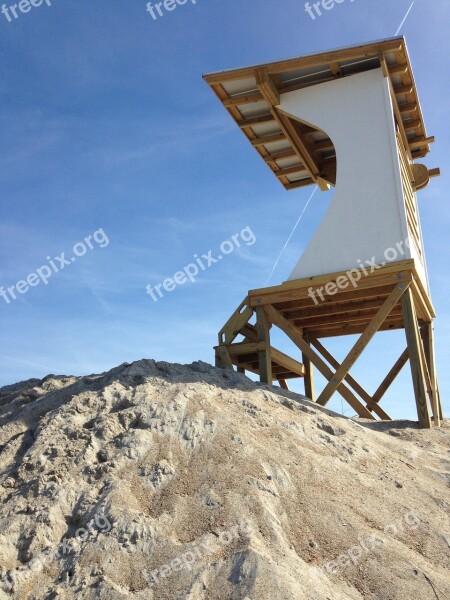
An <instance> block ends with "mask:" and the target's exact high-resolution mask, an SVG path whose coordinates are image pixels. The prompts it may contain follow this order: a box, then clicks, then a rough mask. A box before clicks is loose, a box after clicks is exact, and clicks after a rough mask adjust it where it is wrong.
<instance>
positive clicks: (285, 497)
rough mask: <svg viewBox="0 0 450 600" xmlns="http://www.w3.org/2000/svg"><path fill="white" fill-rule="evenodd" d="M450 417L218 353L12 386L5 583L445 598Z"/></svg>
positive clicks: (65, 592) (2, 535)
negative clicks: (301, 388) (279, 381)
mask: <svg viewBox="0 0 450 600" xmlns="http://www.w3.org/2000/svg"><path fill="white" fill-rule="evenodd" d="M449 429H450V428H449V425H448V422H447V423H446V425H445V427H444V428H443V429H441V430H433V431H424V430H418V429H417V428H416V426H415V424H414V423H407V422H394V423H388V424H371V423H365V422H362V421H358V422H355V421H352V420H349V419H344V418H342V417H338V416H336V415H333V413H330V412H329V411H326V410H324V409H320V408H318V407H316V406H314V405H313V404H312V403H310V402H308V401H307V400H305V399H303V398H302V397H301V396H298V395H295V394H292V393H289V392H285V391H283V390H277V389H275V388H271V389H269V388H268V387H266V386H261V385H258V384H254V383H253V382H251V381H250V380H248V379H247V378H245V377H244V376H243V375H240V374H237V373H231V372H228V371H221V370H217V369H214V368H213V367H211V366H209V365H206V364H204V363H194V364H192V365H190V366H180V365H170V364H167V363H155V362H154V361H152V360H142V361H139V362H136V363H133V364H131V365H128V364H126V365H122V366H120V367H118V368H116V369H113V370H112V371H110V372H108V373H105V374H102V375H92V376H89V377H59V376H58V377H56V376H52V375H50V376H48V377H46V378H45V379H43V380H42V381H39V380H30V381H26V382H22V383H19V384H16V385H13V386H8V387H5V388H2V389H0V449H1V453H0V495H1V511H0V523H1V527H0V565H1V567H0V580H1V583H0V598H20V599H21V600H22V599H25V598H26V599H45V600H53V599H54V598H64V599H65V598H67V599H69V598H70V599H72V598H82V599H84V598H104V599H105V600H106V599H108V600H116V599H117V600H118V599H121V598H135V599H136V600H141V599H143V598H146V599H147V598H149V599H155V600H158V599H168V600H174V599H175V600H177V599H180V600H181V599H189V600H206V599H208V600H209V599H210V600H221V599H227V600H228V599H235V600H239V599H242V600H265V599H267V600H269V599H270V600H288V599H293V600H294V599H295V600H303V599H305V600H343V599H352V600H356V599H363V598H364V599H371V600H397V599H398V600H403V599H405V600H406V599H410V598H417V599H420V600H427V599H430V600H436V599H438V600H444V599H445V598H449V597H450V581H449V576H448V567H449V549H450V527H449V519H448V511H449V506H450V494H449V489H448V486H449V479H450V478H449V468H448V467H449V464H450V462H449V461H450V457H449V439H450V436H449Z"/></svg>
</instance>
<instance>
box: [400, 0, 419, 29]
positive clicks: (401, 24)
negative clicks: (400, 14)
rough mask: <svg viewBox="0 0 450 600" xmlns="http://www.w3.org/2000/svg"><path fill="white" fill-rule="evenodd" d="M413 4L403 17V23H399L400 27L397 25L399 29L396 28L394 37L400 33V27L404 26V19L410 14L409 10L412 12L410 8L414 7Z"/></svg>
mask: <svg viewBox="0 0 450 600" xmlns="http://www.w3.org/2000/svg"><path fill="white" fill-rule="evenodd" d="M414 2H415V0H414ZM414 2H413V3H412V4H411V6H410V7H409V8H408V12H407V13H406V15H405V16H404V18H403V21H402V22H401V23H400V25H399V27H398V29H397V31H396V32H395V35H398V34H399V33H400V30H401V28H402V27H403V25H404V24H405V21H406V19H407V18H408V15H409V13H410V12H411V10H412V7H413V6H414Z"/></svg>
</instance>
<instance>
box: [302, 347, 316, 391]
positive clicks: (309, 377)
mask: <svg viewBox="0 0 450 600" xmlns="http://www.w3.org/2000/svg"><path fill="white" fill-rule="evenodd" d="M304 340H305V343H306V344H309V343H310V342H309V339H308V336H306V335H305V336H304ZM302 362H303V364H304V366H305V396H306V397H307V398H310V399H311V400H312V401H313V402H315V401H316V400H317V396H316V386H315V384H314V365H313V363H312V362H311V361H310V360H309V358H308V356H307V355H306V354H305V353H304V352H302Z"/></svg>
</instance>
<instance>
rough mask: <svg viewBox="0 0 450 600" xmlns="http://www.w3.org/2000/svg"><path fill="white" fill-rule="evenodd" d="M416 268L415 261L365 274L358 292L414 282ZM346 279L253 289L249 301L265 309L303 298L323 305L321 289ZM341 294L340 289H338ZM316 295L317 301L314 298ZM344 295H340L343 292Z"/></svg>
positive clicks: (325, 278)
mask: <svg viewBox="0 0 450 600" xmlns="http://www.w3.org/2000/svg"><path fill="white" fill-rule="evenodd" d="M413 269H414V260H410V259H408V260H402V261H397V262H395V263H388V264H387V265H385V266H383V267H380V268H378V269H376V271H374V272H373V273H371V274H369V275H368V276H364V274H363V273H361V279H360V280H359V281H357V282H356V283H355V288H356V287H357V288H358V291H362V290H366V289H370V288H378V287H381V286H387V285H390V284H391V283H392V284H395V283H396V281H410V279H411V272H410V271H409V270H411V271H412V270H413ZM340 277H346V278H347V280H348V272H347V271H341V272H339V273H329V274H327V275H319V276H316V277H306V278H304V279H295V280H291V281H286V282H285V283H283V284H282V285H278V286H273V287H268V288H262V289H257V290H250V292H249V302H250V306H261V305H263V304H275V303H279V302H289V301H294V300H300V299H308V298H309V299H310V302H311V306H314V305H315V304H320V298H319V297H317V290H318V289H322V291H323V290H324V288H325V286H326V285H327V284H328V283H330V282H336V281H337V280H338V278H340ZM338 291H339V290H338ZM353 292H354V287H352V286H351V285H350V283H349V285H348V286H347V287H346V288H343V289H342V293H345V294H348V295H349V298H351V294H352V293H353ZM313 293H316V296H315V297H316V300H315V301H314V295H313ZM339 293H340V292H339ZM325 297H326V300H327V301H331V302H332V301H333V296H325Z"/></svg>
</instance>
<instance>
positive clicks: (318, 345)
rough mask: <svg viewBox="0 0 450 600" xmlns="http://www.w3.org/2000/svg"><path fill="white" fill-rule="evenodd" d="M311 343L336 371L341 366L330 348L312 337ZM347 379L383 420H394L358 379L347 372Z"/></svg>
mask: <svg viewBox="0 0 450 600" xmlns="http://www.w3.org/2000/svg"><path fill="white" fill-rule="evenodd" d="M311 344H312V345H313V346H314V348H315V349H316V350H318V351H319V352H320V354H321V355H322V356H323V357H324V359H325V360H326V361H328V362H329V364H330V365H331V366H332V367H333V368H334V369H335V370H336V371H337V370H338V369H339V368H340V367H341V365H340V363H339V362H338V361H337V360H336V359H335V358H334V356H333V355H332V354H331V353H330V352H328V350H327V349H326V348H325V346H323V345H322V344H321V343H320V342H319V340H317V339H315V338H311ZM345 381H346V382H347V383H348V385H349V386H350V387H351V388H353V390H354V391H355V392H356V393H357V394H358V395H359V396H360V397H361V398H362V399H363V400H364V402H365V403H366V404H367V408H368V409H369V410H370V411H371V412H374V413H375V414H376V415H377V416H378V417H380V419H382V420H383V421H392V419H391V417H390V416H389V415H388V414H387V413H386V412H385V411H384V410H383V409H382V408H381V406H378V404H377V403H376V402H375V401H374V399H373V397H372V396H371V395H370V394H369V393H368V392H366V390H365V389H364V388H363V387H362V385H360V384H359V383H358V382H357V381H356V379H354V378H353V377H352V376H351V375H349V374H347V375H346V376H345Z"/></svg>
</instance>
